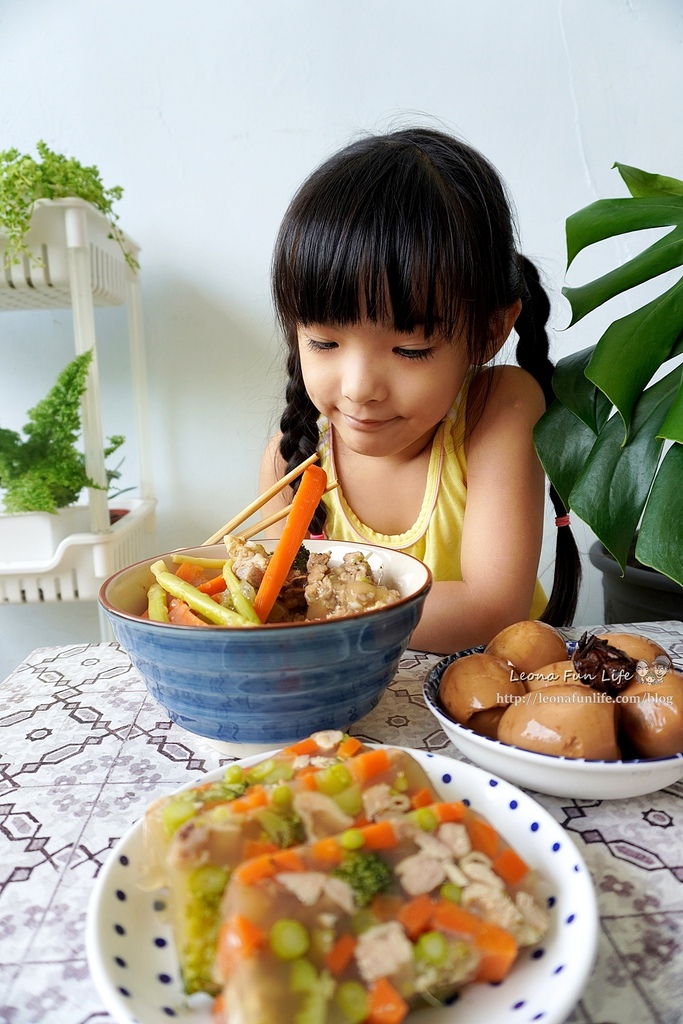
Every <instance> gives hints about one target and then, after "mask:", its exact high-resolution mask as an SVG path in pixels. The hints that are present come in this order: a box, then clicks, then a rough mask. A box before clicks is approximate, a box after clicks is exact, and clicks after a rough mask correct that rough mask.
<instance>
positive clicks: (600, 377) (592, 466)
mask: <svg viewBox="0 0 683 1024" xmlns="http://www.w3.org/2000/svg"><path fill="white" fill-rule="evenodd" d="M615 167H617V168H618V170H619V173H620V174H621V176H622V178H623V180H624V182H625V183H626V185H627V187H628V189H629V191H630V193H631V198H625V199H604V200H599V201H597V202H595V203H592V204H591V205H590V206H587V207H586V208H585V209H583V210H579V211H578V213H575V214H573V215H572V216H571V217H569V218H568V220H567V268H569V266H570V265H571V263H572V262H573V260H574V258H575V257H576V256H577V255H578V253H580V252H581V251H582V250H583V249H585V248H586V247H587V246H589V245H592V244H594V243H595V242H599V241H602V240H604V239H606V238H612V237H614V236H616V235H621V234H625V233H628V232H632V231H640V230H643V229H646V228H662V227H668V228H670V229H671V230H670V231H668V232H667V233H666V234H665V235H664V236H663V237H662V238H659V239H658V240H657V241H655V242H654V243H653V244H652V245H650V246H649V247H648V248H646V249H645V250H644V251H643V252H641V253H639V254H638V255H637V256H634V257H633V258H632V259H630V260H628V261H627V262H626V263H624V264H623V265H622V266H619V267H617V268H615V269H614V270H611V271H609V272H608V273H606V274H604V275H603V276H602V277H599V278H597V279H596V280H594V281H590V282H589V283H587V284H584V285H581V286H580V287H577V288H565V289H564V294H565V295H566V297H567V298H568V300H569V302H570V305H571V308H572V320H571V324H570V326H572V325H573V324H575V323H577V322H578V321H579V320H580V319H582V317H584V316H585V315H586V314H588V313H590V312H592V311H593V310H594V309H596V308H597V307H598V306H601V305H602V304H603V303H604V302H607V301H608V300H609V299H611V298H613V297H614V296H615V295H618V294H620V293H622V292H625V291H628V290H629V289H631V288H634V287H636V286H637V285H639V284H642V283H644V282H645V281H649V280H651V279H653V278H655V277H657V276H659V275H660V274H663V273H665V272H667V271H671V270H674V269H676V268H678V267H681V266H683V181H679V180H677V179H675V178H668V177H665V176H663V175H657V174H650V173H648V172H647V171H641V170H639V169H638V168H635V167H629V166H627V165H625V164H615ZM682 353H683V277H681V278H679V279H678V280H677V281H676V282H675V283H674V284H673V285H670V286H669V287H667V288H666V289H665V290H663V291H662V292H661V293H660V294H659V295H658V296H657V297H656V298H654V299H652V300H651V301H649V302H646V303H645V304H644V305H642V306H640V307H639V308H637V309H635V310H633V312H631V313H629V314H627V315H626V316H624V317H621V318H619V319H618V320H615V321H614V322H613V323H611V324H610V326H609V327H608V328H607V330H606V331H605V333H604V334H603V335H602V337H601V338H600V340H599V341H598V343H597V344H596V345H594V346H592V347H591V348H588V349H585V350H584V351H582V352H579V353H576V354H574V355H571V356H567V357H566V358H565V359H562V360H560V362H559V363H558V365H557V368H556V371H555V375H554V377H553V388H554V391H555V394H556V396H557V401H555V402H554V403H553V404H552V405H551V406H550V408H549V409H548V411H547V412H546V414H545V415H544V416H543V417H542V419H541V420H540V422H539V423H538V425H537V427H536V432H535V442H536V448H537V451H538V454H539V457H540V459H541V462H542V463H543V466H544V468H545V471H546V473H547V474H548V476H549V478H550V480H551V481H552V482H553V484H554V485H555V487H556V488H557V490H558V492H559V494H560V495H561V497H562V499H563V501H564V503H565V505H566V506H567V507H568V508H572V509H573V510H574V511H575V512H576V513H577V514H578V515H579V516H580V517H581V519H583V520H584V522H586V523H587V524H588V525H589V526H590V527H591V529H592V530H593V532H594V533H595V534H596V536H597V537H598V538H599V539H600V540H601V541H602V543H603V544H604V546H605V547H606V548H607V550H608V551H610V552H611V553H612V555H613V556H614V557H615V558H616V560H617V561H618V563H619V565H620V566H621V568H622V571H623V569H624V568H625V566H626V559H627V557H628V553H629V549H630V547H631V545H632V542H633V538H634V536H635V534H636V531H637V536H638V541H637V545H636V549H635V553H636V557H637V558H638V560H639V561H640V562H641V563H642V564H643V565H649V566H651V567H652V568H654V569H657V570H658V571H660V572H662V573H663V574H664V575H665V576H668V577H669V578H670V579H672V580H675V581H676V582H678V583H679V584H683V447H682V446H683V386H682V376H683V369H682V368H681V366H678V365H674V364H673V363H672V362H671V361H672V360H673V359H674V358H675V357H677V356H679V355H681V354H682ZM668 363H669V364H670V368H669V370H668V372H666V373H663V374H662V373H659V372H658V371H660V370H663V369H666V364H668ZM655 376H657V377H658V378H659V379H657V380H656V382H655V383H652V380H653V378H654V377H655ZM666 442H669V445H668V451H667V452H666V454H665V455H664V458H663V459H662V452H663V450H664V446H665V443H666Z"/></svg>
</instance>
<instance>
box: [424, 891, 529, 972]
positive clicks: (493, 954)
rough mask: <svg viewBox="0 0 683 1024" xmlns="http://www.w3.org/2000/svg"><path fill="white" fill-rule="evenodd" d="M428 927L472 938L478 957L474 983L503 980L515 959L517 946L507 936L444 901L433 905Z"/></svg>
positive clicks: (454, 904) (473, 915) (495, 926)
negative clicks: (430, 925)
mask: <svg viewBox="0 0 683 1024" xmlns="http://www.w3.org/2000/svg"><path fill="white" fill-rule="evenodd" d="M431 924H432V926H433V927H434V928H438V929H439V930H441V931H446V932H454V933H455V934H459V935H469V936H471V938H472V940H473V942H474V944H475V946H476V947H477V949H478V950H479V952H480V954H481V960H480V963H479V967H478V969H477V978H476V980H477V981H502V980H503V978H505V977H506V975H507V974H508V972H509V970H510V968H511V967H512V965H513V963H514V961H515V958H516V956H517V942H516V940H515V938H514V937H513V936H512V935H511V934H510V933H509V932H506V931H505V930H504V929H503V928H499V927H498V925H495V924H489V923H488V922H487V921H482V920H481V918H479V917H477V916H476V914H471V913H470V912H469V911H468V910H463V908H462V907H459V906H458V904H457V903H449V902H448V901H447V900H439V902H438V903H437V904H436V907H435V909H434V913H433V914H432V919H431Z"/></svg>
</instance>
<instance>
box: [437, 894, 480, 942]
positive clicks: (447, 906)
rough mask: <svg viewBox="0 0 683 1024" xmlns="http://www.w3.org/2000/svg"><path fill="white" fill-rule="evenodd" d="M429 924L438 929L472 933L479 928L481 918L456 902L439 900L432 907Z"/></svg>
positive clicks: (462, 933)
mask: <svg viewBox="0 0 683 1024" xmlns="http://www.w3.org/2000/svg"><path fill="white" fill-rule="evenodd" d="M431 924H432V927H434V928H438V929H439V930H440V931H441V930H442V931H446V932H456V933H458V934H460V935H474V934H476V932H477V931H478V930H479V926H480V925H481V924H482V920H481V918H480V917H477V916H476V914H472V913H470V911H469V910H465V909H464V908H463V907H461V906H459V905H458V904H457V903H451V902H450V901H449V900H439V901H438V902H437V903H436V904H435V905H434V907H433V909H432V918H431Z"/></svg>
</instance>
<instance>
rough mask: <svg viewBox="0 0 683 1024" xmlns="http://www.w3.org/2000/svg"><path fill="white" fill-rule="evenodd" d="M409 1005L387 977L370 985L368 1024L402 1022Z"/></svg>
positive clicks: (396, 1023) (397, 1023) (399, 1023)
mask: <svg viewBox="0 0 683 1024" xmlns="http://www.w3.org/2000/svg"><path fill="white" fill-rule="evenodd" d="M408 1010H409V1006H408V1004H407V1002H406V1001H405V999H404V998H403V997H402V996H401V995H399V993H398V992H397V991H396V989H395V988H394V986H393V985H392V984H391V982H390V981H389V980H388V979H387V978H378V979H377V981H376V982H375V983H374V984H373V985H371V986H370V999H369V1013H368V1017H367V1024H401V1021H402V1020H403V1018H404V1017H405V1016H406V1015H407V1013H408Z"/></svg>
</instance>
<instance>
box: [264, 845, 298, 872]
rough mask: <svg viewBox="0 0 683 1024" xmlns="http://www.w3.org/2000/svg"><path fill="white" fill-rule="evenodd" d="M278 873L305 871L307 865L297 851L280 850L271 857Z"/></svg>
mask: <svg viewBox="0 0 683 1024" xmlns="http://www.w3.org/2000/svg"><path fill="white" fill-rule="evenodd" d="M271 860H272V862H273V864H274V865H275V867H276V868H277V870H278V871H305V870H306V865H305V864H304V862H303V861H302V859H301V857H300V856H299V854H298V853H297V852H296V850H293V849H291V848H290V849H289V850H278V851H277V853H274V854H273V855H272V857H271Z"/></svg>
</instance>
